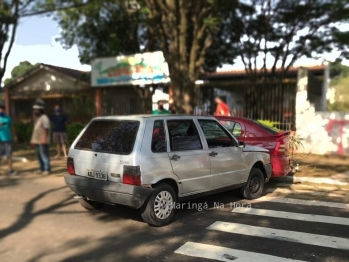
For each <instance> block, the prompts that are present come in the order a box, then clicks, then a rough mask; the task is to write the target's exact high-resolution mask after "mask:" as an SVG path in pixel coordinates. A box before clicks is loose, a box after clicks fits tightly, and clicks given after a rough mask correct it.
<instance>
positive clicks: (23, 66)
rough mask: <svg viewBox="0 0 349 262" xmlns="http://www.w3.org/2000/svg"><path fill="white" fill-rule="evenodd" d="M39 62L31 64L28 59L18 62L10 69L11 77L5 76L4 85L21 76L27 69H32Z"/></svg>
mask: <svg viewBox="0 0 349 262" xmlns="http://www.w3.org/2000/svg"><path fill="white" fill-rule="evenodd" d="M39 64H40V63H36V64H34V65H33V64H31V63H30V62H28V61H22V62H20V63H19V65H17V66H15V67H14V68H13V69H12V71H11V78H6V79H5V81H4V83H5V86H6V85H7V84H9V83H11V82H12V81H13V80H14V79H16V78H17V77H20V76H23V75H24V74H26V73H27V72H28V71H29V70H31V69H33V68H34V67H35V66H38V65H39Z"/></svg>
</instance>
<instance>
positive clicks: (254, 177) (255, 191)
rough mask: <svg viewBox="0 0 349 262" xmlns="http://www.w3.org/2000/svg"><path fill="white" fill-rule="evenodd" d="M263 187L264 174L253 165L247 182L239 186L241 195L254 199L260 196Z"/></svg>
mask: <svg viewBox="0 0 349 262" xmlns="http://www.w3.org/2000/svg"><path fill="white" fill-rule="evenodd" d="M263 189H264V176H263V173H262V171H261V170H260V169H259V168H255V167H253V168H252V170H251V172H250V175H249V177H248V180H247V184H246V185H244V186H243V187H242V188H241V192H242V196H243V197H244V198H246V199H250V200H251V199H256V198H259V197H260V196H261V194H262V193H263Z"/></svg>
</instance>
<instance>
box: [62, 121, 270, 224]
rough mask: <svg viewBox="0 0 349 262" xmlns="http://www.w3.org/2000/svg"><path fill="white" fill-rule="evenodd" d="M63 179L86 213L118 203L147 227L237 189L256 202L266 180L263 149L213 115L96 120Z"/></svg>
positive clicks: (75, 150) (79, 139)
mask: <svg viewBox="0 0 349 262" xmlns="http://www.w3.org/2000/svg"><path fill="white" fill-rule="evenodd" d="M67 168H68V173H69V175H66V176H65V182H66V184H67V185H68V187H69V188H70V189H71V190H73V191H74V192H75V193H76V194H77V196H76V198H78V200H79V202H80V204H81V205H82V206H83V207H85V208H86V209H99V208H101V207H102V206H103V205H104V204H121V205H126V206H130V207H133V208H136V209H140V212H141V215H142V218H143V220H144V221H145V222H147V223H148V224H149V225H153V226H164V225H166V224H169V223H170V222H171V220H172V218H173V217H174V214H175V210H176V208H175V206H176V203H179V202H182V201H184V200H188V199H190V198H194V197H199V196H202V195H207V194H214V193H217V192H221V191H225V190H230V189H234V188H238V187H241V190H242V194H243V196H244V197H245V198H247V199H254V198H258V197H259V196H260V195H261V193H262V191H263V187H264V183H265V182H267V181H268V180H269V178H270V176H271V170H272V167H271V164H270V156H269V152H268V151H267V150H265V149H263V148H259V147H252V146H245V145H244V144H243V143H240V144H239V142H238V141H237V140H236V139H235V138H234V136H232V135H231V133H230V132H229V131H227V130H226V129H225V128H224V127H223V126H222V125H221V124H220V123H219V122H218V121H217V120H216V119H215V118H213V117H203V116H178V115H159V116H149V115H138V116H109V117H98V118H94V119H92V120H91V122H90V123H89V124H88V125H87V126H86V127H85V128H84V130H83V131H82V132H81V133H80V134H79V136H78V137H77V138H76V140H75V141H74V143H73V144H72V145H71V147H70V149H69V156H68V160H67Z"/></svg>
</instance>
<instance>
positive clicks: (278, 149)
mask: <svg viewBox="0 0 349 262" xmlns="http://www.w3.org/2000/svg"><path fill="white" fill-rule="evenodd" d="M287 153H288V145H287V144H286V143H285V139H282V140H281V141H279V142H277V143H276V146H275V150H274V155H287Z"/></svg>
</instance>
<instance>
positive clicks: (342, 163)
mask: <svg viewBox="0 0 349 262" xmlns="http://www.w3.org/2000/svg"><path fill="white" fill-rule="evenodd" d="M297 164H299V171H298V172H297V173H296V174H297V176H310V177H331V176H333V175H337V174H341V173H348V179H349V156H337V155H324V156H322V155H313V154H298V153H297V154H295V155H294V156H293V159H292V166H293V167H295V166H296V165H297Z"/></svg>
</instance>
